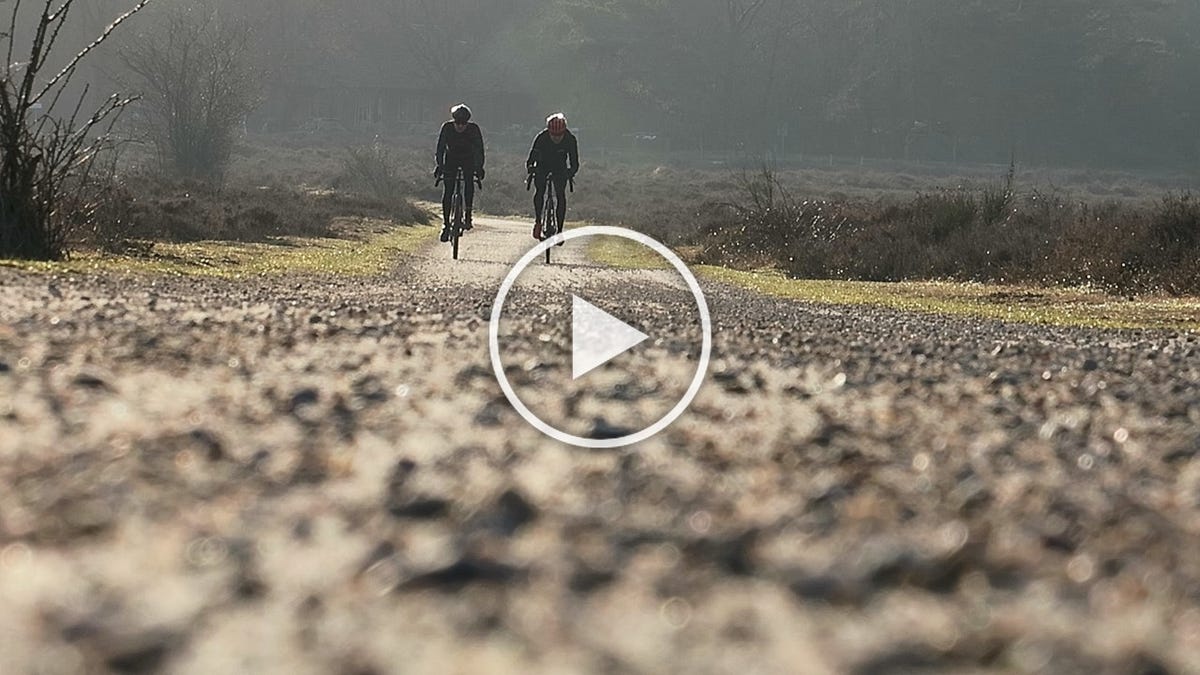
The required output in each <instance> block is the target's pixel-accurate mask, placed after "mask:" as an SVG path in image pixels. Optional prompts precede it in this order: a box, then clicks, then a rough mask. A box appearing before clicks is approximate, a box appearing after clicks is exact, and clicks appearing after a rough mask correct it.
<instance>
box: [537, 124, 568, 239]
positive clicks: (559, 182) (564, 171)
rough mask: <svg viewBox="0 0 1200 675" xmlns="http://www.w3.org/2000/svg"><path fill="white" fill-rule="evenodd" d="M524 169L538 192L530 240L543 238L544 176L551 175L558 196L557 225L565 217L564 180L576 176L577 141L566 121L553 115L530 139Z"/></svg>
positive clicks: (565, 195)
mask: <svg viewBox="0 0 1200 675" xmlns="http://www.w3.org/2000/svg"><path fill="white" fill-rule="evenodd" d="M525 169H526V170H528V171H529V173H530V174H531V175H532V176H533V180H534V184H535V185H537V193H536V194H535V195H534V197H533V212H534V217H535V221H534V225H533V238H534V239H537V240H539V241H540V240H541V239H542V200H543V199H545V197H546V183H547V182H549V181H547V180H546V177H547V176H549V175H550V174H554V193H555V194H556V195H557V196H558V214H557V215H558V222H559V223H563V222H565V220H566V217H567V181H568V180H572V179H574V178H575V174H577V173H579V142H578V140H576V138H575V134H573V133H571V132H570V130H568V129H567V118H566V117H565V116H564V115H563V114H562V113H555V114H553V115H551V116H550V117H548V118H546V129H545V130H544V131H542V132H541V133H540V134H538V136H537V138H535V139H533V147H532V148H531V149H530V150H529V159H528V160H526V161H525Z"/></svg>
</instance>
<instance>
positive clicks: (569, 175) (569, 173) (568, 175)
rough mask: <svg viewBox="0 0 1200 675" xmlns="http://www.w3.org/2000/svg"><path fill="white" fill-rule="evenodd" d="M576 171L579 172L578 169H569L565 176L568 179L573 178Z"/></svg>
mask: <svg viewBox="0 0 1200 675" xmlns="http://www.w3.org/2000/svg"><path fill="white" fill-rule="evenodd" d="M577 173H579V169H571V170H570V171H568V172H567V178H568V179H570V180H575V174H577Z"/></svg>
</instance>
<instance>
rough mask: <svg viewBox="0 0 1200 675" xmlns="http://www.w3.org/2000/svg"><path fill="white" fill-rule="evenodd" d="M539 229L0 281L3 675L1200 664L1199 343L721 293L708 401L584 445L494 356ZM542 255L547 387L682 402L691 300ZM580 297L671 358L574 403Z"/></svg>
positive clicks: (606, 428) (628, 420) (1151, 669)
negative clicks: (635, 433) (500, 301)
mask: <svg viewBox="0 0 1200 675" xmlns="http://www.w3.org/2000/svg"><path fill="white" fill-rule="evenodd" d="M525 229H526V226H525V225H520V224H513V223H507V222H504V221H490V220H489V221H486V222H481V226H480V227H479V228H478V231H476V232H474V233H472V234H471V235H470V236H469V237H468V238H467V239H466V240H464V249H463V251H464V256H465V259H464V260H461V261H458V262H457V263H455V262H453V261H449V260H448V258H449V256H448V252H447V251H446V250H445V247H437V248H431V249H427V250H424V251H422V252H421V253H419V254H417V255H414V256H412V257H411V258H408V259H405V260H403V261H401V262H400V264H399V266H398V268H397V270H396V272H395V273H394V274H393V275H391V276H389V277H387V278H383V279H365V280H361V279H321V280H313V279H298V278H297V279H277V280H266V281H253V282H249V281H247V282H235V281H223V280H209V279H173V278H125V277H119V276H91V277H80V278H64V277H52V276H47V275H40V274H23V273H18V272H14V271H11V270H0V284H2V285H3V288H4V292H3V294H2V295H0V608H2V609H0V673H6V674H7V673H60V672H61V673H72V672H106V671H108V670H113V671H119V672H152V671H157V670H165V671H168V672H177V673H206V674H209V673H219V672H256V673H330V672H338V673H392V672H395V673H438V674H440V673H572V672H595V673H627V672H628V673H730V672H738V673H797V672H802V673H841V672H848V673H863V674H876V673H914V672H945V673H972V672H1053V673H1089V674H1092V673H1162V672H1177V673H1187V672H1192V673H1200V396H1198V393H1197V392H1198V391H1200V339H1198V338H1197V336H1195V335H1171V334H1163V333H1151V332H1131V331H1123V332H1100V331H1086V330H1074V329H1052V328H1044V327H1030V326H1021V325H1007V324H1000V323H994V322H982V321H974V320H963V319H952V318H934V317H929V316H923V315H914V314H906V313H901V312H895V311H885V310H877V309H867V308H853V309H847V308H838V307H825V306H815V305H807V304H802V303H796V302H786V301H777V300H773V299H769V298H763V297H758V296H754V295H751V294H748V293H745V292H741V291H737V290H733V289H729V288H724V287H711V286H710V287H707V288H706V291H707V293H708V300H709V303H710V306H711V308H712V314H713V320H714V323H715V347H714V358H713V362H712V367H711V372H710V377H709V380H708V381H707V383H706V385H705V386H704V388H703V389H702V390H701V392H700V395H699V396H698V398H697V399H696V402H695V403H694V405H693V406H692V407H691V409H690V411H689V412H688V413H687V414H685V415H684V416H683V418H681V419H680V420H679V421H678V422H677V423H676V424H674V425H673V426H672V427H671V428H669V429H668V430H667V431H666V432H664V433H663V434H661V435H659V436H657V437H655V438H654V439H652V440H650V441H647V442H645V443H643V444H640V445H638V446H636V447H633V448H628V449H625V450H620V451H585V450H579V449H575V448H570V447H566V446H563V445H561V444H558V443H556V442H554V441H551V440H549V439H547V438H544V437H543V436H541V435H540V434H539V433H537V432H536V431H535V430H534V429H532V428H531V427H530V426H529V425H527V424H526V423H525V422H524V421H522V420H521V419H520V418H519V417H518V416H517V414H516V413H515V412H514V411H513V409H512V408H511V406H510V405H509V404H508V403H507V402H506V401H505V399H504V397H503V395H502V394H501V392H500V390H499V387H498V386H497V384H496V382H495V379H494V377H493V375H492V371H491V366H490V363H489V360H488V357H487V349H486V344H487V317H488V315H489V313H490V309H491V302H492V299H493V296H494V293H495V291H496V289H497V287H498V285H499V281H500V280H501V278H502V277H503V276H504V274H506V273H507V271H508V269H509V266H510V265H511V263H512V262H513V261H515V260H516V259H517V258H518V257H519V256H520V255H521V254H522V253H523V252H524V250H525V249H526V247H528V246H529V245H531V244H532V240H531V239H529V236H528V233H527V232H525ZM555 255H556V256H558V262H556V264H555V265H553V266H551V267H546V266H544V265H536V266H535V267H534V269H532V270H531V271H530V272H529V273H528V274H527V275H525V276H524V277H523V278H522V282H521V284H520V285H519V287H518V289H517V290H516V291H514V295H513V300H512V303H511V305H510V312H509V314H508V315H507V317H508V318H507V321H506V323H505V328H504V333H505V335H506V338H505V350H506V354H508V355H511V362H509V361H508V360H506V368H507V372H509V374H510V377H511V378H512V379H513V380H514V383H515V384H516V385H517V387H518V389H519V390H520V391H521V392H522V395H523V397H525V396H527V397H528V398H529V401H530V402H531V405H532V407H535V408H537V409H538V410H539V411H540V413H544V414H545V415H546V416H547V417H548V418H550V417H557V418H562V419H565V420H568V422H567V424H569V425H575V426H574V427H572V428H573V430H575V431H577V432H580V433H598V434H604V433H609V432H612V431H613V430H614V429H617V430H619V429H622V428H624V427H626V426H631V425H635V424H638V423H639V422H641V421H644V420H647V419H652V418H655V417H656V416H657V415H660V414H661V413H662V411H663V410H664V409H665V408H666V407H669V406H670V405H671V404H673V402H674V398H675V397H676V396H677V393H678V391H680V387H681V386H682V385H681V384H680V383H681V382H686V380H687V379H688V378H689V377H690V375H691V368H692V364H693V362H694V352H693V351H692V350H693V348H694V345H693V340H692V338H694V337H695V335H696V334H697V333H696V325H695V320H694V310H692V309H691V305H690V301H689V300H688V296H687V295H686V293H685V292H684V291H683V290H682V289H681V285H680V283H679V282H678V281H677V280H676V279H674V278H672V277H671V275H670V274H669V273H665V272H657V271H654V272H652V271H620V270H612V269H604V268H599V267H596V266H594V265H592V264H590V263H588V262H587V261H586V260H584V259H583V258H582V257H581V253H580V250H579V249H578V248H577V247H575V246H573V245H568V246H567V247H564V248H563V249H560V250H557V251H556V252H555ZM570 292H578V293H579V294H580V295H581V296H582V297H585V298H586V299H588V300H589V301H592V302H596V303H597V304H599V305H600V306H602V307H605V308H606V309H610V308H611V309H612V310H619V312H618V311H614V313H617V314H618V315H619V316H620V317H621V318H622V319H624V320H627V321H630V322H631V323H633V324H634V325H638V326H644V327H648V328H651V329H652V330H647V332H649V333H651V335H652V336H653V337H654V340H652V341H651V342H650V343H647V344H646V345H644V346H643V347H639V348H638V349H636V350H634V352H633V353H631V354H629V355H627V356H624V357H621V359H620V360H619V361H618V363H617V364H616V365H615V366H612V367H607V368H605V369H603V370H602V371H601V372H599V373H597V374H596V378H597V379H594V380H589V381H581V382H579V383H572V382H570V378H569V377H567V378H563V377H562V376H561V371H562V369H563V367H564V366H569V353H567V352H566V351H565V348H564V347H563V342H564V338H565V335H566V333H565V332H564V331H565V330H568V328H565V327H569V293H570ZM598 384H599V385H603V386H597V385H598Z"/></svg>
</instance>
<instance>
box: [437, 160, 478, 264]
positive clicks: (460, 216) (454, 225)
mask: <svg viewBox="0 0 1200 675" xmlns="http://www.w3.org/2000/svg"><path fill="white" fill-rule="evenodd" d="M445 178H446V177H445V176H438V177H437V180H435V181H434V182H433V186H434V187H438V186H439V185H441V184H442V181H443V180H445ZM475 185H476V186H478V188H479V189H480V190H482V189H483V181H482V180H481V179H480V178H479V176H475ZM464 190H465V188H464V186H463V169H462V167H461V166H460V167H458V175H457V176H456V177H455V178H454V196H453V197H452V198H451V201H450V251H451V254H452V255H453V256H454V259H455V260H458V240H459V239H460V238H461V237H462V234H463V231H464V230H463V224H464V223H465V210H464V208H463V192H464Z"/></svg>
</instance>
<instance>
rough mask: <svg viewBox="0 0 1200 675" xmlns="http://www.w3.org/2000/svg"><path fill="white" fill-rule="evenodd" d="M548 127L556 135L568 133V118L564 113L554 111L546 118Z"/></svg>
mask: <svg viewBox="0 0 1200 675" xmlns="http://www.w3.org/2000/svg"><path fill="white" fill-rule="evenodd" d="M546 128H547V129H549V130H550V133H551V134H553V135H555V136H562V135H563V134H565V133H567V118H566V116H565V115H563V114H562V113H554V114H553V115H551V116H549V117H547V118H546Z"/></svg>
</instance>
